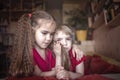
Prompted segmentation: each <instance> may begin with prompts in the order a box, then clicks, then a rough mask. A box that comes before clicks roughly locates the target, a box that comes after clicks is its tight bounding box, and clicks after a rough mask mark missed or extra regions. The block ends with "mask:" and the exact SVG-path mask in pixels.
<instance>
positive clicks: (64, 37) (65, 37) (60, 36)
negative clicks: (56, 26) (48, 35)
mask: <svg viewBox="0 0 120 80" xmlns="http://www.w3.org/2000/svg"><path fill="white" fill-rule="evenodd" d="M54 41H57V42H59V43H60V44H61V45H62V46H63V47H64V48H65V49H66V50H67V51H69V50H70V49H71V47H72V38H71V36H70V35H69V34H66V33H65V32H63V31H57V32H56V34H55V36H54Z"/></svg>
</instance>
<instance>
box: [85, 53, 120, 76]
mask: <svg viewBox="0 0 120 80" xmlns="http://www.w3.org/2000/svg"><path fill="white" fill-rule="evenodd" d="M87 59H88V60H87V61H88V65H86V64H87V63H85V69H86V70H87V71H89V72H87V74H95V73H97V74H107V73H120V67H119V66H117V65H114V64H110V63H108V62H106V61H105V60H103V59H102V58H101V57H100V56H98V55H93V56H92V57H88V56H87Z"/></svg>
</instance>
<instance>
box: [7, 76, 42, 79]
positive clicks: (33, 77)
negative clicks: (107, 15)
mask: <svg viewBox="0 0 120 80" xmlns="http://www.w3.org/2000/svg"><path fill="white" fill-rule="evenodd" d="M6 80H44V78H43V77H37V76H32V77H24V78H17V77H8V78H7V79H6Z"/></svg>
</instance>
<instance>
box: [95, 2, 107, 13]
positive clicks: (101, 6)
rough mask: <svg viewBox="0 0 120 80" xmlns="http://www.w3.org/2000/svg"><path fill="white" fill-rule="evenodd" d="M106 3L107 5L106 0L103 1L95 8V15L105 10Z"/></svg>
mask: <svg viewBox="0 0 120 80" xmlns="http://www.w3.org/2000/svg"><path fill="white" fill-rule="evenodd" d="M104 3H105V0H101V1H100V2H99V3H98V5H97V6H96V8H95V14H96V13H98V12H100V11H101V9H102V8H103V5H104Z"/></svg>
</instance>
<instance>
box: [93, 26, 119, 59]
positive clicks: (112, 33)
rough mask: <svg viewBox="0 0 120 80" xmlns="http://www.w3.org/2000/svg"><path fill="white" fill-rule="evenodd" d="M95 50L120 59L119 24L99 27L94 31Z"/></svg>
mask: <svg viewBox="0 0 120 80" xmlns="http://www.w3.org/2000/svg"><path fill="white" fill-rule="evenodd" d="M94 40H95V42H94V43H95V44H94V45H95V52H96V53H98V54H103V55H105V56H108V57H112V58H114V59H116V60H118V61H120V26H117V27H115V28H108V27H105V26H103V27H99V28H97V29H96V30H95V31H94Z"/></svg>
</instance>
